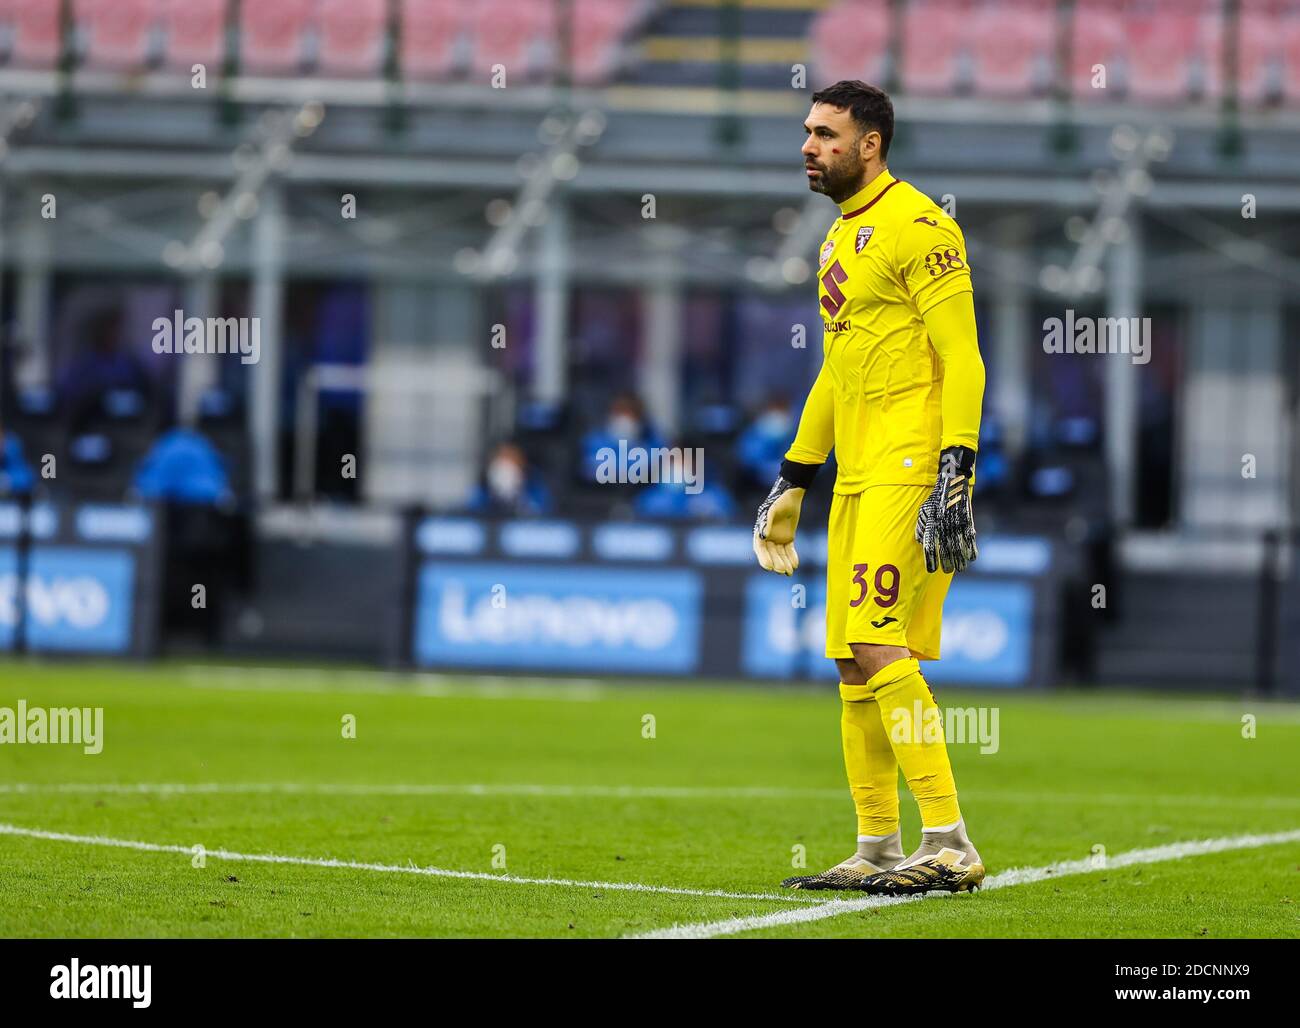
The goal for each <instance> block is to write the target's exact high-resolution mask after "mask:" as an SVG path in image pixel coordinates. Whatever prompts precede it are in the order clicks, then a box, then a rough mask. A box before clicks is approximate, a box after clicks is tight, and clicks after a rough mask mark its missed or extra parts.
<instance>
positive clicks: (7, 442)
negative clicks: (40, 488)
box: [0, 427, 36, 496]
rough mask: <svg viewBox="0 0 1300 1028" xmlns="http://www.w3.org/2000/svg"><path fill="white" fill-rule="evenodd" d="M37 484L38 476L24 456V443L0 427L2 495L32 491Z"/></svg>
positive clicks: (0, 491) (0, 486)
mask: <svg viewBox="0 0 1300 1028" xmlns="http://www.w3.org/2000/svg"><path fill="white" fill-rule="evenodd" d="M35 484H36V476H35V475H33V474H32V469H31V467H30V466H29V465H28V463H27V458H26V457H24V456H23V444H22V443H21V442H20V441H19V439H18V437H17V436H16V435H14V434H13V433H12V432H6V431H5V430H4V428H3V427H0V496H21V495H23V494H25V493H30V492H31V491H32V487H33V486H34V485H35Z"/></svg>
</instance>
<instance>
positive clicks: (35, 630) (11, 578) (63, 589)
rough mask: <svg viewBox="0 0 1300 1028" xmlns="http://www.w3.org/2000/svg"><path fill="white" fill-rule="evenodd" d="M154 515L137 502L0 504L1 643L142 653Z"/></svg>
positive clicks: (154, 573) (153, 611)
mask: <svg viewBox="0 0 1300 1028" xmlns="http://www.w3.org/2000/svg"><path fill="white" fill-rule="evenodd" d="M157 520H158V514H157V512H156V511H154V510H151V509H149V508H146V507H137V506H127V505H117V504H111V505H110V504H83V505H81V506H73V505H57V504H53V503H40V504H37V505H35V506H33V507H31V508H29V509H24V508H23V506H21V505H20V504H17V503H4V504H0V540H3V542H2V543H0V647H3V648H4V649H6V650H15V649H25V650H27V651H30V652H37V653H93V654H121V655H125V654H131V655H135V656H144V655H147V654H149V653H151V652H152V650H153V648H154V641H155V633H156V623H157V606H158V594H159V579H158V560H157V541H158V539H159V538H160V533H159V532H158V531H157V526H156V522H157ZM20 618H21V625H20Z"/></svg>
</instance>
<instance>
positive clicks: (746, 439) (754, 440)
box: [736, 394, 795, 489]
mask: <svg viewBox="0 0 1300 1028" xmlns="http://www.w3.org/2000/svg"><path fill="white" fill-rule="evenodd" d="M794 430H795V420H794V412H793V411H792V410H791V408H790V400H789V398H788V397H786V396H783V395H781V394H774V395H772V396H770V397H768V400H767V402H766V403H765V404H763V408H762V409H761V410H760V411H759V412H758V415H757V416H756V417H755V418H754V420H753V421H751V422H750V423H749V424H748V425H746V426H745V429H744V431H742V432H741V433H740V437H739V438H738V439H737V440H736V461H737V463H738V464H739V466H740V471H741V474H742V476H743V477H744V479H745V484H746V485H755V486H757V485H761V486H762V488H764V489H766V488H767V487H768V485H769V484H770V483H771V481H772V469H773V468H777V467H780V465H781V460H782V458H783V457H785V451H786V450H787V449H789V447H790V440H792V439H793V438H794Z"/></svg>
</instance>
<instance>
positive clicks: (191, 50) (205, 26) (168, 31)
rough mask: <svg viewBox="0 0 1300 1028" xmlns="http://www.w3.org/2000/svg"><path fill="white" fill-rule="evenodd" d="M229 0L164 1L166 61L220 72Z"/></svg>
mask: <svg viewBox="0 0 1300 1028" xmlns="http://www.w3.org/2000/svg"><path fill="white" fill-rule="evenodd" d="M227 14H228V9H227V0H163V32H164V37H165V43H164V47H163V63H164V64H165V65H167V66H168V67H172V68H178V69H182V70H184V71H185V72H187V73H188V72H189V71H190V69H191V68H193V67H194V65H196V64H201V65H203V66H204V67H205V68H207V69H208V70H209V71H213V72H215V71H219V70H220V69H221V65H222V63H223V59H224V58H225V54H226V18H227Z"/></svg>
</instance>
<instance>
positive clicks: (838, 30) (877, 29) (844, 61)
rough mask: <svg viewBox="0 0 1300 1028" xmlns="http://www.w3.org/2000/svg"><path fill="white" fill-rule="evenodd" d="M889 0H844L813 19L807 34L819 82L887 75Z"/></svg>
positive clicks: (884, 77)
mask: <svg viewBox="0 0 1300 1028" xmlns="http://www.w3.org/2000/svg"><path fill="white" fill-rule="evenodd" d="M890 20H891V14H890V6H889V2H888V0H845V2H843V3H840V4H837V5H835V6H834V7H832V8H830V9H829V10H826V11H823V12H822V13H821V14H819V15H818V16H817V17H816V19H814V21H813V24H812V30H811V33H810V36H811V39H812V58H813V64H814V66H815V68H816V69H817V80H818V82H819V83H820V82H828V83H829V82H838V81H840V80H841V79H863V80H865V81H867V82H885V81H886V80H887V79H888V77H889V66H888V65H889V36H890Z"/></svg>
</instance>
